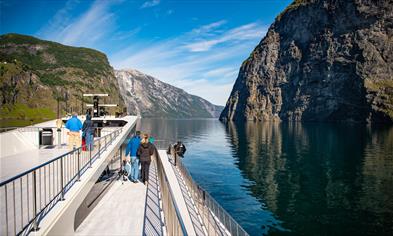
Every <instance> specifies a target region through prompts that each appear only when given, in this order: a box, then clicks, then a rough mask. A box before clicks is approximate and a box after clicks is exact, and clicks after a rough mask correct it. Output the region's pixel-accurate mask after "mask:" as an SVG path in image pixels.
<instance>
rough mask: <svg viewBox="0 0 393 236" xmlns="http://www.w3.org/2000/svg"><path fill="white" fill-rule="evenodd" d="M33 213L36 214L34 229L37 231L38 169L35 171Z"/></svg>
mask: <svg viewBox="0 0 393 236" xmlns="http://www.w3.org/2000/svg"><path fill="white" fill-rule="evenodd" d="M33 215H34V221H33V231H37V230H38V229H39V228H38V222H37V217H38V216H37V175H36V170H34V171H33Z"/></svg>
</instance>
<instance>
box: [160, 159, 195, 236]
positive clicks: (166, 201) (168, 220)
mask: <svg viewBox="0 0 393 236" xmlns="http://www.w3.org/2000/svg"><path fill="white" fill-rule="evenodd" d="M154 156H155V161H156V164H157V174H158V179H159V181H160V189H161V200H162V207H163V212H164V219H165V227H166V230H167V234H168V235H179V236H181V235H183V236H187V235H188V234H187V230H186V227H185V225H184V222H183V218H182V217H181V215H180V211H179V208H178V206H177V204H176V201H175V200H174V194H173V192H172V189H171V187H170V186H169V181H168V178H167V175H166V173H165V168H164V167H163V164H162V161H161V158H160V157H159V155H158V153H155V155H154Z"/></svg>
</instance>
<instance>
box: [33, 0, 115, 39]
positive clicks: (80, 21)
mask: <svg viewBox="0 0 393 236" xmlns="http://www.w3.org/2000/svg"><path fill="white" fill-rule="evenodd" d="M74 2H76V1H73V0H71V1H68V2H67V4H66V6H65V8H63V9H61V10H60V11H58V12H57V13H56V14H55V16H54V17H53V18H52V20H51V21H50V22H49V23H48V25H47V26H45V27H44V28H42V29H41V30H40V31H39V32H38V35H39V36H41V37H43V38H46V39H50V40H53V41H57V42H60V43H63V44H68V45H74V46H86V47H94V43H96V42H98V41H99V40H100V39H102V38H103V37H104V36H106V35H108V34H110V33H112V32H113V31H114V29H115V19H114V15H113V14H112V13H111V12H110V2H109V1H99V0H97V1H95V2H94V3H93V4H92V5H91V6H90V8H89V9H88V10H87V12H85V13H84V14H82V15H80V16H79V17H77V18H76V19H74V20H73V21H70V19H69V18H68V16H67V13H68V11H69V10H71V9H70V8H71V7H70V6H69V5H73V3H74Z"/></svg>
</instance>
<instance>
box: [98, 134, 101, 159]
mask: <svg viewBox="0 0 393 236" xmlns="http://www.w3.org/2000/svg"><path fill="white" fill-rule="evenodd" d="M100 157H101V138H100V139H98V158H100Z"/></svg>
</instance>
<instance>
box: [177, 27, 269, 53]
mask: <svg viewBox="0 0 393 236" xmlns="http://www.w3.org/2000/svg"><path fill="white" fill-rule="evenodd" d="M265 33H266V29H265V28H262V27H259V26H258V24H257V23H251V24H247V25H242V26H240V27H237V28H234V29H231V30H229V31H227V32H225V33H224V34H222V35H219V36H218V37H215V38H213V39H208V40H199V41H197V42H193V43H190V44H187V45H186V46H185V47H186V48H188V49H189V50H190V51H192V52H203V51H208V50H210V49H211V48H212V47H214V46H216V45H218V44H222V43H225V42H229V41H232V42H236V41H243V40H252V39H258V38H260V36H261V35H262V34H265Z"/></svg>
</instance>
